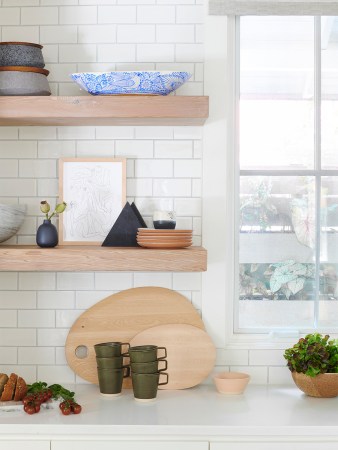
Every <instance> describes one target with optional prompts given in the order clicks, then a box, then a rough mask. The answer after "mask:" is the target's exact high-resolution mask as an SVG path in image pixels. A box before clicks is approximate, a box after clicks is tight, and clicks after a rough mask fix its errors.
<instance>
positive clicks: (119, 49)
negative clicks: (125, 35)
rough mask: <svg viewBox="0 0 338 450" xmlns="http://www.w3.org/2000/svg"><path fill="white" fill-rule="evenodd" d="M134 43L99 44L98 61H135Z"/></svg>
mask: <svg viewBox="0 0 338 450" xmlns="http://www.w3.org/2000/svg"><path fill="white" fill-rule="evenodd" d="M135 52H136V46H135V44H121V43H120V44H99V45H98V50H97V61H98V62H114V63H115V62H133V61H135Z"/></svg>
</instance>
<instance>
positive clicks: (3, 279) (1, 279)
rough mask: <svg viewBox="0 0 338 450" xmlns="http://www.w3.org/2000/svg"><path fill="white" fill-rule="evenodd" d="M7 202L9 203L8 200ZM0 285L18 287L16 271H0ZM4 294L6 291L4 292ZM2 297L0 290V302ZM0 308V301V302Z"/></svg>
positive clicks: (9, 287)
mask: <svg viewBox="0 0 338 450" xmlns="http://www.w3.org/2000/svg"><path fill="white" fill-rule="evenodd" d="M7 204H10V202H8V203H7ZM0 287H1V289H3V290H4V291H9V290H16V289H17V288H18V274H17V272H1V273H0ZM5 295H6V292H5ZM1 298H2V292H1V291H0V302H1ZM0 308H1V303H0Z"/></svg>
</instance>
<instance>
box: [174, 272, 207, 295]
mask: <svg viewBox="0 0 338 450" xmlns="http://www.w3.org/2000/svg"><path fill="white" fill-rule="evenodd" d="M201 282H202V278H201V274H200V273H194V272H191V273H187V272H182V273H174V274H173V289H175V290H181V291H182V290H183V291H199V290H200V289H201Z"/></svg>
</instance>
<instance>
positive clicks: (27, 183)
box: [0, 178, 37, 197]
mask: <svg viewBox="0 0 338 450" xmlns="http://www.w3.org/2000/svg"><path fill="white" fill-rule="evenodd" d="M0 192H2V193H3V194H8V195H10V196H21V197H26V196H28V197H30V196H32V195H36V193H37V189H36V180H33V179H23V178H22V179H20V180H19V179H17V178H15V179H13V178H1V179H0Z"/></svg>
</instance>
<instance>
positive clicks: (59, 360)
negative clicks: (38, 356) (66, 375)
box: [55, 347, 67, 366]
mask: <svg viewBox="0 0 338 450" xmlns="http://www.w3.org/2000/svg"><path fill="white" fill-rule="evenodd" d="M55 363H56V364H58V365H61V366H66V365H67V358H66V354H65V349H64V347H56V348H55Z"/></svg>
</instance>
